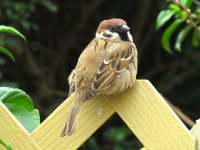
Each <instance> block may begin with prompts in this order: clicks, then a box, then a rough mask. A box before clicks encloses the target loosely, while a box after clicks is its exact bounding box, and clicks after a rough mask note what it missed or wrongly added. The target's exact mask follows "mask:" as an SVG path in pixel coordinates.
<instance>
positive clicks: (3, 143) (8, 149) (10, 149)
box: [0, 139, 13, 150]
mask: <svg viewBox="0 0 200 150" xmlns="http://www.w3.org/2000/svg"><path fill="white" fill-rule="evenodd" d="M0 144H1V145H3V146H4V147H5V148H6V149H7V150H13V149H12V146H11V145H10V144H9V143H8V142H6V141H4V140H2V139H0Z"/></svg>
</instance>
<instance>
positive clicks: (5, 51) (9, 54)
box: [0, 45, 15, 61]
mask: <svg viewBox="0 0 200 150" xmlns="http://www.w3.org/2000/svg"><path fill="white" fill-rule="evenodd" d="M0 52H1V53H3V54H5V55H7V56H8V57H10V58H11V59H12V60H13V61H15V58H14V56H13V55H12V53H11V52H9V50H7V49H6V48H5V47H3V46H1V45H0Z"/></svg>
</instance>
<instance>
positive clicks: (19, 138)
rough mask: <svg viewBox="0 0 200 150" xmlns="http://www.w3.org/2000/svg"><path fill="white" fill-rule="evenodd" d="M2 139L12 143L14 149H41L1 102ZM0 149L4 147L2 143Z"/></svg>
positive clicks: (0, 123) (0, 128)
mask: <svg viewBox="0 0 200 150" xmlns="http://www.w3.org/2000/svg"><path fill="white" fill-rule="evenodd" d="M0 139H2V140H5V141H6V142H8V143H9V144H11V146H12V148H13V150H40V148H39V146H38V145H37V144H36V143H35V141H34V140H32V139H31V137H30V136H29V134H28V132H27V131H26V130H25V129H24V127H23V126H22V125H21V124H20V123H19V122H18V121H17V119H16V118H15V117H14V116H13V115H12V114H11V113H10V111H9V110H8V109H7V108H6V107H5V106H4V104H2V102H0ZM0 149H4V148H3V146H2V145H0Z"/></svg>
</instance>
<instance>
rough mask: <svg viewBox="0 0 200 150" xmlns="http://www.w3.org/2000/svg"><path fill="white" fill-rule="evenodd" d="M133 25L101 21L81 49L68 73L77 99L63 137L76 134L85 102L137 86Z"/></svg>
mask: <svg viewBox="0 0 200 150" xmlns="http://www.w3.org/2000/svg"><path fill="white" fill-rule="evenodd" d="M129 31H130V28H129V27H128V26H127V23H126V22H125V21H124V20H123V19H119V18H112V19H109V20H103V21H101V22H100V24H99V26H98V28H97V31H96V36H95V38H94V39H93V40H92V41H91V42H90V43H89V44H88V46H87V47H86V48H85V49H84V50H83V52H82V53H81V55H80V57H79V59H78V63H77V65H76V67H75V69H74V70H72V72H71V74H70V75H69V77H68V82H69V95H68V96H70V95H71V94H72V93H74V97H75V98H74V103H73V105H72V107H71V112H70V113H69V116H68V119H67V121H66V123H65V125H64V127H63V129H62V131H61V137H63V136H65V135H68V136H70V135H72V134H73V133H74V131H75V129H76V122H77V119H78V113H79V111H80V109H81V108H82V106H83V104H84V103H85V102H86V101H87V100H89V99H91V98H92V97H94V96H97V95H100V94H104V95H115V94H117V93H119V92H121V91H124V90H125V89H127V88H130V87H133V85H134V83H135V80H136V74H137V63H138V54H137V49H136V46H135V44H134V43H133V38H132V36H131V34H130V32H129Z"/></svg>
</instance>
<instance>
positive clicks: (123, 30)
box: [119, 25, 130, 33]
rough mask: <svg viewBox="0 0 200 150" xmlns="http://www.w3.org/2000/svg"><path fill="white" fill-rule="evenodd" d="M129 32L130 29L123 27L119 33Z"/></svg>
mask: <svg viewBox="0 0 200 150" xmlns="http://www.w3.org/2000/svg"><path fill="white" fill-rule="evenodd" d="M129 30H130V28H129V27H128V26H127V25H122V26H121V28H120V29H119V32H120V33H123V32H127V31H129Z"/></svg>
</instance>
